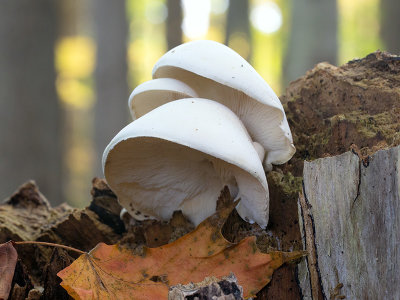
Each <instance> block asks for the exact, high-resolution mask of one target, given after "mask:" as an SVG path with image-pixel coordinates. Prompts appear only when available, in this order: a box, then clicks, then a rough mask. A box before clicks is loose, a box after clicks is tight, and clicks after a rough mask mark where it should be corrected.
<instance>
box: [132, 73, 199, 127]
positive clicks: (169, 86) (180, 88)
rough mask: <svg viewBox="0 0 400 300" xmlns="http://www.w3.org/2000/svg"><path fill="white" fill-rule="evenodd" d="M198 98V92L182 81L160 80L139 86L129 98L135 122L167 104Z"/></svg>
mask: <svg viewBox="0 0 400 300" xmlns="http://www.w3.org/2000/svg"><path fill="white" fill-rule="evenodd" d="M194 97H197V94H196V92H195V91H194V90H193V89H192V88H191V87H189V86H188V85H187V84H185V83H183V82H182V81H179V80H176V79H172V78H159V79H153V80H150V81H146V82H144V83H142V84H140V85H138V86H137V87H136V88H135V89H134V90H133V91H132V93H131V95H130V97H129V102H128V105H129V110H130V112H131V115H132V118H133V119H134V120H135V119H137V118H140V117H141V116H143V115H144V114H146V113H148V112H149V111H151V110H153V109H154V108H156V107H158V106H161V105H163V104H165V103H168V102H171V101H174V100H178V99H183V98H194Z"/></svg>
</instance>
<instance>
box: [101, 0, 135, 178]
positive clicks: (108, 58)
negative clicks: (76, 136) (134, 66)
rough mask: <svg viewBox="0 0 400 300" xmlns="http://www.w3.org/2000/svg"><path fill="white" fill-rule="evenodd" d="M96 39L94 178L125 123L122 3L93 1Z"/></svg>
mask: <svg viewBox="0 0 400 300" xmlns="http://www.w3.org/2000/svg"><path fill="white" fill-rule="evenodd" d="M94 8H95V30H96V37H97V59H96V71H95V80H96V94H97V101H96V107H95V130H94V132H95V150H96V154H97V158H96V160H95V162H96V167H95V175H96V176H102V174H103V172H102V170H101V157H102V154H103V151H104V149H105V147H106V146H107V144H108V143H109V142H110V141H111V139H112V138H113V137H114V136H115V135H116V134H117V133H118V132H119V131H120V130H121V129H122V128H123V127H124V126H125V125H127V123H128V116H129V111H128V83H127V69H128V66H127V49H126V43H127V33H128V25H127V21H126V10H125V1H124V0H118V1H108V0H97V1H94Z"/></svg>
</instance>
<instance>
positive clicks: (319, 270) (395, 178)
mask: <svg viewBox="0 0 400 300" xmlns="http://www.w3.org/2000/svg"><path fill="white" fill-rule="evenodd" d="M303 176H304V187H303V195H302V196H300V199H299V200H300V201H299V202H300V205H299V207H300V215H301V217H300V220H301V221H302V222H301V223H302V224H301V225H302V226H301V228H302V236H303V240H304V244H305V246H306V250H307V251H308V252H309V254H308V259H307V261H306V262H303V263H302V265H301V266H300V267H299V279H300V280H299V282H300V286H301V290H302V294H303V297H304V299H321V297H322V298H324V299H400V272H399V268H400V248H399V241H400V146H397V147H393V148H390V149H386V150H380V151H378V152H376V153H375V154H373V155H372V156H371V157H370V158H369V159H368V160H361V159H360V158H359V157H358V155H357V154H356V153H354V152H346V153H344V154H342V155H338V156H334V157H328V158H322V159H318V160H315V161H312V162H305V164H304V174H303ZM314 258H316V261H314Z"/></svg>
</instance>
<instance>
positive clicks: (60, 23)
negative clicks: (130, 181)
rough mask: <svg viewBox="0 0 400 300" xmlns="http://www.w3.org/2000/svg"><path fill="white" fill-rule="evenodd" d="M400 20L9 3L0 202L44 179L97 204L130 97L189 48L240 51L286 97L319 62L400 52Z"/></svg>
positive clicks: (369, 11)
mask: <svg viewBox="0 0 400 300" xmlns="http://www.w3.org/2000/svg"><path fill="white" fill-rule="evenodd" d="M399 15H400V1H399V0H350V1H349V0H337V1H334V0H274V1H272V0H182V1H181V0H148V1H146V0H126V1H124V0H116V1H110V0H0V198H1V199H4V198H6V197H7V196H9V195H10V194H11V193H12V192H13V191H14V190H15V189H16V188H17V186H18V185H20V184H22V183H23V182H25V181H26V180H28V179H34V180H36V182H37V183H38V184H39V187H40V189H41V191H42V192H43V193H44V194H45V195H46V196H47V197H48V199H49V200H50V201H51V203H52V204H53V205H56V204H59V203H61V202H63V201H68V202H69V203H70V204H71V205H74V206H84V205H86V204H87V202H88V201H89V199H90V197H89V191H90V186H91V185H90V181H91V179H92V178H93V177H94V176H99V177H102V176H103V175H102V171H101V155H102V152H103V150H104V148H105V146H106V145H107V144H108V142H109V141H110V140H111V138H112V137H113V136H114V135H115V134H116V133H117V132H118V131H119V130H120V129H122V127H123V126H125V125H126V124H128V122H130V118H129V114H128V105H127V101H128V96H129V93H130V92H131V90H132V89H133V88H135V87H136V86H137V85H138V84H140V83H142V82H144V81H146V80H149V79H151V70H152V67H153V65H154V63H155V62H156V61H157V59H158V58H159V57H160V56H161V55H162V54H163V53H165V52H166V51H167V50H168V49H170V48H172V47H174V46H176V45H179V44H180V43H182V42H186V41H190V40H194V39H211V40H215V41H218V42H222V43H225V44H227V45H229V46H230V47H231V48H233V49H234V50H236V51H237V52H238V53H239V54H241V55H242V56H243V57H244V58H246V59H247V60H248V61H249V62H250V63H251V64H252V65H253V66H254V67H255V69H256V70H257V71H258V72H259V73H260V74H261V76H262V77H263V78H264V79H265V80H266V81H267V82H268V83H269V84H270V86H271V87H272V88H273V89H274V90H275V92H276V93H277V94H278V95H280V94H281V93H283V92H284V89H285V87H286V86H287V85H288V83H289V82H290V81H291V80H294V79H296V78H297V77H299V76H301V75H303V74H304V73H305V71H306V70H308V69H310V68H312V67H313V65H314V64H316V63H318V62H321V61H328V62H330V63H332V64H343V63H345V62H347V61H348V60H350V59H353V58H356V57H363V56H365V55H366V54H368V53H370V52H373V51H375V50H377V49H381V50H386V51H390V52H392V53H397V54H398V53H399V52H400V17H399ZM193 59H196V58H195V57H194V58H193Z"/></svg>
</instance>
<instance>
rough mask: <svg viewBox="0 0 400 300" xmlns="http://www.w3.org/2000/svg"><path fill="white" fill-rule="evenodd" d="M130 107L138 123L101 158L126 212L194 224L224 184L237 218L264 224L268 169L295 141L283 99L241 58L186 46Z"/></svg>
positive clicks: (207, 45) (211, 46)
mask: <svg viewBox="0 0 400 300" xmlns="http://www.w3.org/2000/svg"><path fill="white" fill-rule="evenodd" d="M129 108H130V111H131V114H132V117H133V120H134V121H133V122H132V123H130V124H129V125H127V126H126V127H125V128H123V129H122V130H121V131H120V132H119V133H118V134H117V135H116V136H115V137H114V138H113V139H112V140H111V142H110V143H109V145H108V146H107V147H106V149H105V151H104V154H103V161H102V163H103V171H104V175H105V177H106V180H107V182H108V184H109V186H110V188H111V189H112V190H113V191H114V192H115V194H116V195H117V197H118V200H119V202H120V204H121V205H122V206H123V207H124V208H125V209H126V210H127V212H128V213H129V214H130V215H132V216H133V217H134V218H135V219H137V220H143V219H148V218H155V219H160V220H169V219H170V218H171V217H172V214H173V212H174V211H176V210H181V211H182V213H183V214H184V215H185V216H186V217H187V218H189V219H190V220H191V221H192V222H193V223H194V224H195V225H196V226H197V225H198V224H199V223H200V222H202V221H203V220H204V219H206V218H207V217H208V216H210V215H211V214H213V213H214V212H215V210H216V201H217V198H218V195H219V193H220V191H221V190H222V189H223V187H224V186H228V188H229V190H230V192H231V194H232V195H233V196H234V197H236V198H240V199H241V201H240V203H239V205H238V206H237V208H236V209H237V211H238V213H239V215H240V216H241V217H242V218H243V219H244V220H247V221H248V222H257V223H258V224H259V225H260V226H261V227H263V228H265V227H266V226H267V224H268V212H269V195H268V185H267V179H266V175H265V170H266V171H269V170H271V168H272V164H283V163H285V162H286V161H288V160H289V159H290V158H291V157H292V156H293V154H294V152H295V147H294V146H293V141H292V136H291V132H290V129H289V125H288V122H287V120H286V116H285V112H284V110H283V107H282V104H281V102H280V100H279V98H278V97H277V96H276V95H275V93H274V92H273V91H272V89H271V88H270V87H269V86H268V84H267V83H266V82H265V81H264V80H263V79H262V78H261V76H260V75H259V74H258V73H257V72H256V71H255V70H254V68H253V67H252V66H251V65H250V64H249V63H247V61H246V60H245V59H243V58H242V57H241V56H240V55H239V54H237V53H236V52H234V51H233V50H232V49H230V48H228V47H227V46H225V45H222V44H220V43H217V42H213V41H207V40H202V41H193V42H189V43H186V44H182V45H180V46H178V47H176V48H174V49H172V50H170V51H169V52H167V53H166V54H165V55H164V56H162V57H161V58H160V59H159V60H158V62H157V63H156V64H155V66H154V69H153V80H150V81H148V82H145V83H143V84H141V85H139V86H138V87H136V88H135V89H134V91H133V92H132V94H131V96H130V98H129ZM263 165H264V168H263ZM264 169H265V170H264Z"/></svg>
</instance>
